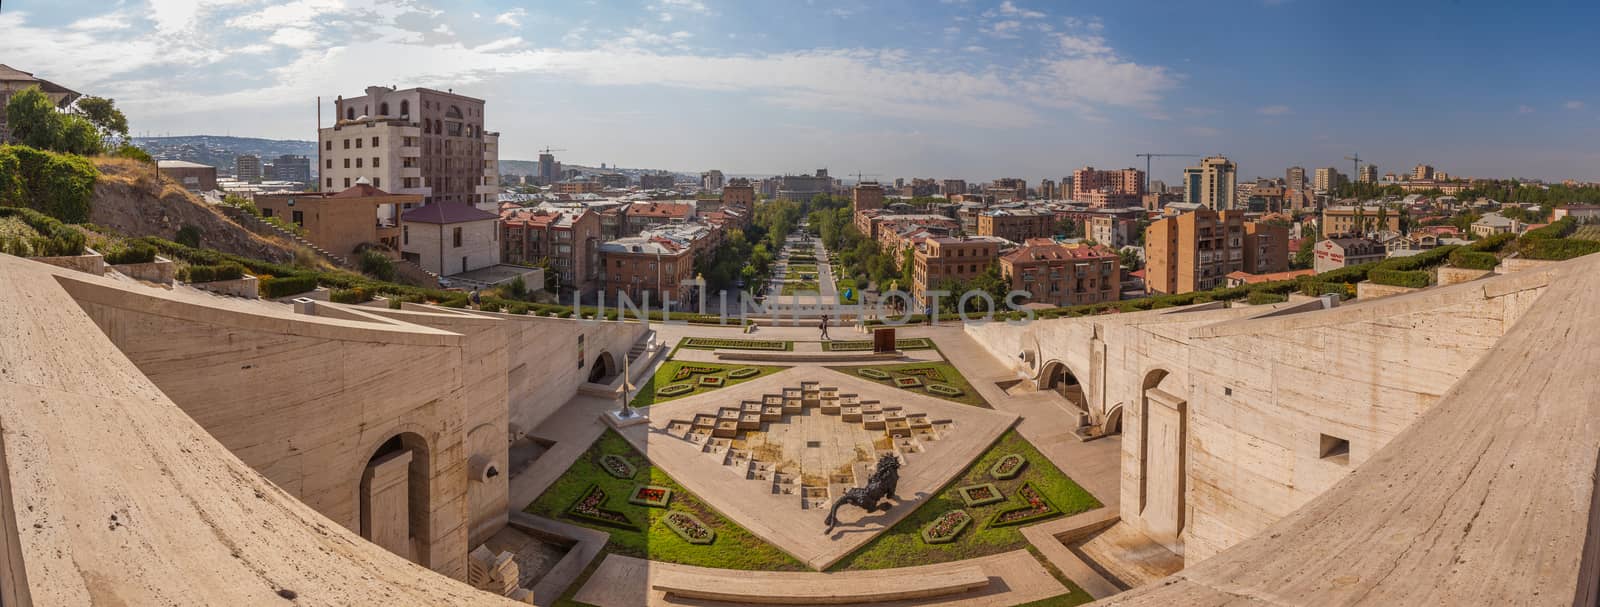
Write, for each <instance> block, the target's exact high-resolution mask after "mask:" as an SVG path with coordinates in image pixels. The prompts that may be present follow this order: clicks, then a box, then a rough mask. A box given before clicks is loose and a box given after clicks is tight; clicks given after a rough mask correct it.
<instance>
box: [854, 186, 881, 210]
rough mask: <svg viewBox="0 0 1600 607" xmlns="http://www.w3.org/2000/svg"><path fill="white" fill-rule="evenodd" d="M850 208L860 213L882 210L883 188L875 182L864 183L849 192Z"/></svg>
mask: <svg viewBox="0 0 1600 607" xmlns="http://www.w3.org/2000/svg"><path fill="white" fill-rule="evenodd" d="M850 208H851V210H852V211H855V212H860V211H866V210H871V209H881V208H883V186H881V185H878V182H876V181H864V182H861V183H858V184H856V187H855V188H853V189H851V190H850Z"/></svg>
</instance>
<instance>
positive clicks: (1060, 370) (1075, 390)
mask: <svg viewBox="0 0 1600 607" xmlns="http://www.w3.org/2000/svg"><path fill="white" fill-rule="evenodd" d="M1035 382H1036V385H1038V386H1039V389H1040V390H1049V391H1052V392H1055V393H1057V394H1060V395H1061V397H1062V398H1065V399H1067V401H1068V402H1071V403H1072V404H1073V405H1074V406H1076V407H1077V408H1078V409H1079V410H1081V411H1083V412H1085V413H1088V412H1089V398H1088V395H1087V394H1085V393H1084V389H1083V381H1082V380H1081V379H1079V378H1078V374H1077V373H1076V372H1074V371H1073V370H1072V368H1071V367H1069V366H1067V363H1065V362H1063V361H1061V360H1059V359H1052V360H1050V361H1049V362H1046V363H1045V364H1043V365H1041V366H1040V367H1039V377H1038V378H1037V379H1036V380H1035Z"/></svg>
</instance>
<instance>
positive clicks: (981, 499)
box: [956, 483, 1006, 508]
mask: <svg viewBox="0 0 1600 607" xmlns="http://www.w3.org/2000/svg"><path fill="white" fill-rule="evenodd" d="M956 493H958V494H960V495H961V501H962V502H964V503H966V505H967V507H968V508H976V507H978V506H987V505H989V504H997V503H1000V502H1003V501H1006V496H1005V494H1004V493H1001V492H1000V488H999V487H996V486H994V484H993V483H984V484H982V485H968V486H966V487H962V488H960V489H956Z"/></svg>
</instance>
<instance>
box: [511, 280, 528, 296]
mask: <svg viewBox="0 0 1600 607" xmlns="http://www.w3.org/2000/svg"><path fill="white" fill-rule="evenodd" d="M506 292H507V293H510V294H511V296H512V297H515V298H517V299H522V298H524V297H527V296H528V282H527V281H525V280H523V279H522V276H520V275H519V276H517V277H516V278H513V279H511V283H510V284H508V285H506Z"/></svg>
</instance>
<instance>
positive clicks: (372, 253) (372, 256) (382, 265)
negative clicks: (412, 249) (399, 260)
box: [361, 249, 395, 282]
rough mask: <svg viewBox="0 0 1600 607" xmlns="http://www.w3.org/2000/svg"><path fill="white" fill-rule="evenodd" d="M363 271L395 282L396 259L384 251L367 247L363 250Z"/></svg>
mask: <svg viewBox="0 0 1600 607" xmlns="http://www.w3.org/2000/svg"><path fill="white" fill-rule="evenodd" d="M361 273H362V274H366V275H367V276H371V277H373V278H376V279H378V280H382V281H384V282H394V279H395V269H394V260H391V259H389V256H388V255H384V254H383V252H382V251H379V250H377V249H367V250H365V251H362V252H361Z"/></svg>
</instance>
